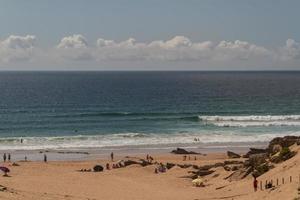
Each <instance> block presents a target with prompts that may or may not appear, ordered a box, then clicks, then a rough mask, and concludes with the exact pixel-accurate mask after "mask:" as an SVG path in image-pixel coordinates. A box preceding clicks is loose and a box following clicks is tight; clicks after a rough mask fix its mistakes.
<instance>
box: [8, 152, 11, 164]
mask: <svg viewBox="0 0 300 200" xmlns="http://www.w3.org/2000/svg"><path fill="white" fill-rule="evenodd" d="M10 159H11V156H10V153H9V154H8V162H10Z"/></svg>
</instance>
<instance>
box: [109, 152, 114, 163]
mask: <svg viewBox="0 0 300 200" xmlns="http://www.w3.org/2000/svg"><path fill="white" fill-rule="evenodd" d="M110 159H111V162H113V161H114V152H111V154H110Z"/></svg>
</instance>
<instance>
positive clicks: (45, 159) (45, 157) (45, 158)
mask: <svg viewBox="0 0 300 200" xmlns="http://www.w3.org/2000/svg"><path fill="white" fill-rule="evenodd" d="M44 162H45V163H46V162H47V155H46V154H44Z"/></svg>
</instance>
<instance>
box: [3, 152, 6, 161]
mask: <svg viewBox="0 0 300 200" xmlns="http://www.w3.org/2000/svg"><path fill="white" fill-rule="evenodd" d="M3 161H4V162H6V153H4V154H3Z"/></svg>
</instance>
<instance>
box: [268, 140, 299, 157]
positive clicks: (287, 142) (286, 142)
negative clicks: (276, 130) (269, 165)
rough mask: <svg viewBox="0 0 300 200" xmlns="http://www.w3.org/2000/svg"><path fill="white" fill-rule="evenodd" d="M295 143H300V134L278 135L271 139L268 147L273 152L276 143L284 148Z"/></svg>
mask: <svg viewBox="0 0 300 200" xmlns="http://www.w3.org/2000/svg"><path fill="white" fill-rule="evenodd" d="M293 144H297V145H299V144H300V136H285V137H276V138H274V139H273V140H271V141H270V143H269V146H268V148H267V150H268V152H269V153H270V154H273V153H274V152H273V149H274V146H275V145H280V146H281V147H282V148H284V147H290V146H292V145H293Z"/></svg>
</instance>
